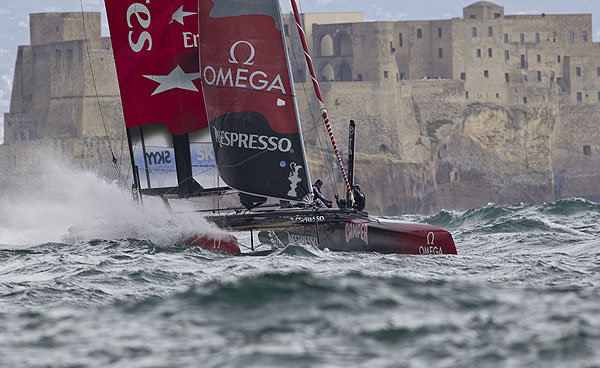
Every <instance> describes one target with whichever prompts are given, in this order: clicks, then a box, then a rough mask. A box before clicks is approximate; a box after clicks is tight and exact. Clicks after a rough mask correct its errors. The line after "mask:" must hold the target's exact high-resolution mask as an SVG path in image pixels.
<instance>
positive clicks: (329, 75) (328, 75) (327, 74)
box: [321, 63, 335, 82]
mask: <svg viewBox="0 0 600 368" xmlns="http://www.w3.org/2000/svg"><path fill="white" fill-rule="evenodd" d="M334 78H335V75H334V71H333V66H331V64H329V63H327V64H325V66H323V68H322V69H321V81H322V82H332V81H333V80H334Z"/></svg>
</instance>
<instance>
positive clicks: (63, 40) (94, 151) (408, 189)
mask: <svg viewBox="0 0 600 368" xmlns="http://www.w3.org/2000/svg"><path fill="white" fill-rule="evenodd" d="M74 14H75V15H74ZM465 14H466V16H465V19H451V20H441V21H411V22H368V23H367V22H363V21H362V19H359V18H360V16H361V15H360V14H358V15H357V14H352V13H350V14H342V15H339V17H338V18H331V17H330V16H331V15H330V14H327V15H325V14H321V15H310V16H309V15H306V16H305V17H303V20H304V23H305V27H306V29H307V33H308V35H309V43H310V44H311V48H312V50H313V60H314V63H315V66H316V68H317V73H318V77H319V79H320V80H323V77H324V73H325V70H326V69H327V70H328V73H329V72H331V74H328V76H329V77H330V78H328V81H322V82H321V88H322V90H323V96H324V99H325V103H326V105H327V107H328V111H329V115H330V117H331V118H332V123H333V126H334V131H335V132H336V138H337V142H338V145H339V147H340V149H341V150H342V152H343V155H344V156H345V155H346V153H347V147H346V141H347V131H348V121H349V120H350V119H353V120H355V121H356V123H357V126H358V136H357V175H358V176H357V179H358V181H359V182H360V183H361V185H362V186H363V188H364V189H365V191H366V192H367V195H368V198H369V202H368V207H367V209H368V210H370V211H374V212H377V213H381V214H392V215H397V214H400V213H406V212H421V213H430V212H435V211H437V210H439V209H440V208H452V209H464V208H469V207H477V206H481V205H485V204H487V203H488V202H497V203H519V202H534V203H537V202H543V201H552V200H556V199H559V198H564V197H569V196H582V197H586V198H590V199H598V200H600V190H599V189H598V188H597V185H596V183H597V182H598V181H600V170H599V169H600V167H599V166H600V144H599V143H598V142H600V133H597V129H596V127H597V125H598V118H597V117H598V116H600V95H599V93H600V73H599V71H598V68H599V67H600V62H598V60H600V58H599V57H598V56H600V55H599V51H600V49H599V48H600V44H594V43H592V42H591V37H592V34H591V17H590V16H589V15H544V16H542V15H539V16H505V15H504V14H503V9H502V8H501V7H498V6H494V5H493V4H491V5H490V3H487V2H480V3H477V4H475V5H473V6H472V7H468V8H466V9H465ZM497 14H500V16H496V15H497ZM471 15H474V16H475V18H473V19H472V18H471ZM31 19H32V22H31V27H32V45H31V46H20V47H19V52H18V56H17V61H16V64H15V77H14V87H13V94H12V100H11V110H10V113H9V114H6V115H5V132H6V138H5V142H6V143H5V145H3V146H0V169H1V170H4V172H11V173H16V174H15V175H28V174H29V173H30V172H31V171H32V170H35V167H38V166H39V165H44V164H45V160H46V158H47V157H55V156H58V157H63V158H65V159H66V160H69V161H71V162H72V163H73V164H75V165H76V166H77V167H81V168H86V169H91V170H95V171H98V172H100V173H101V174H102V175H104V176H105V177H107V178H110V180H115V179H116V173H115V168H114V166H113V164H112V156H111V151H112V153H113V154H114V155H115V157H116V158H117V159H118V161H119V163H120V165H121V167H122V168H123V171H124V172H128V171H129V170H128V167H129V163H128V159H129V154H128V149H127V143H126V139H125V136H124V124H123V111H122V107H121V100H120V97H119V89H118V83H117V77H116V72H115V67H114V57H113V55H112V50H111V47H110V40H109V39H106V38H101V37H100V27H99V24H100V23H99V14H97V15H87V14H86V15H85V19H86V25H87V27H86V31H87V36H88V42H87V43H86V42H85V41H84V40H83V39H84V38H85V36H84V35H83V28H82V21H81V14H80V13H71V14H69V13H67V14H65V15H60V14H58V15H57V14H47V15H44V14H37V15H32V18H31ZM286 19H287V20H286V21H285V24H284V25H285V26H287V32H288V34H289V36H288V41H291V43H289V44H288V47H289V50H290V57H291V58H292V70H293V71H294V77H295V78H296V80H297V81H298V80H300V81H302V80H304V81H308V83H304V84H302V83H298V84H296V91H297V96H298V104H299V110H300V116H301V120H302V124H303V132H304V138H305V139H306V142H307V150H308V157H309V160H310V163H311V171H312V173H313V176H320V177H324V178H325V177H327V176H328V175H332V176H334V177H337V176H339V174H337V171H336V170H335V169H334V171H333V172H332V171H330V170H328V169H327V167H326V165H325V164H324V163H323V160H322V158H323V154H324V153H325V154H326V155H330V153H329V149H328V147H329V145H330V143H329V140H328V138H327V134H326V133H325V132H324V130H323V129H322V127H320V120H319V119H320V116H319V106H318V105H317V102H316V98H315V97H314V92H313V91H312V84H311V83H310V81H309V79H308V78H307V77H306V73H307V71H306V68H305V67H304V66H303V65H304V60H303V58H304V57H303V52H302V49H301V48H300V42H299V39H298V36H297V32H296V31H295V29H294V28H291V27H295V24H294V23H293V22H292V20H291V19H290V18H289V15H287V18H286ZM78 22H79V23H78ZM328 22H329V23H328ZM335 22H339V23H336V24H332V23H335ZM326 23H328V24H326ZM44 24H45V26H44ZM44 27H45V28H44ZM57 27H58V28H57ZM473 27H475V28H476V35H475V36H473ZM489 27H491V33H488V30H489ZM419 30H420V31H419ZM78 32H79V33H78ZM554 32H556V36H555V35H554ZM570 32H573V38H572V39H571V36H570ZM584 32H587V42H585V41H584V35H585V33H584ZM400 34H402V43H401V42H400ZM505 34H506V35H507V37H508V39H507V42H505V38H504V35H505ZM521 34H523V42H521V39H520V35H521ZM538 34H539V37H538V36H537V35H538ZM323 37H329V38H330V41H331V42H330V43H327V42H326V43H324V44H323V45H325V46H327V47H329V48H330V49H329V50H328V52H329V53H327V54H326V53H325V52H323V51H324V50H322V45H321V41H322V40H323ZM571 41H572V42H571ZM440 49H441V50H442V51H441V52H440ZM478 49H479V50H481V56H478V54H477V50H478ZM489 50H491V52H490V51H489ZM505 51H508V56H509V57H508V58H505V53H504V52H505ZM88 53H89V54H88ZM521 55H523V62H521ZM538 55H539V58H538ZM90 60H91V64H90ZM326 66H328V67H326ZM328 68H330V69H328ZM485 71H487V75H486V73H485ZM538 72H539V74H538ZM463 73H464V77H465V78H464V80H463V79H462V78H461V77H462V75H463ZM507 75H508V79H507ZM538 76H539V78H538ZM425 77H427V79H425ZM438 77H439V79H437V78H438ZM304 91H306V93H307V94H308V99H307V98H306V97H305V94H304ZM315 124H316V125H317V126H315ZM107 132H108V136H107V134H106V133H107ZM316 132H319V134H320V138H318V137H317V136H316V134H315V133H316ZM332 162H334V161H332ZM334 167H335V165H334ZM7 177H10V176H8V175H6V176H4V178H5V179H6V178H7ZM337 179H339V178H337ZM1 184H2V183H0V185H1ZM338 190H339V191H340V192H341V191H343V188H341V186H340V188H338Z"/></svg>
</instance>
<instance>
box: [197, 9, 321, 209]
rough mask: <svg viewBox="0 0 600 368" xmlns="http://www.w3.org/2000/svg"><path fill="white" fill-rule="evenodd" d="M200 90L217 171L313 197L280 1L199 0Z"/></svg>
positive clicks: (233, 183)
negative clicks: (204, 105) (284, 35)
mask: <svg viewBox="0 0 600 368" xmlns="http://www.w3.org/2000/svg"><path fill="white" fill-rule="evenodd" d="M198 11H199V14H198V16H199V31H200V64H201V73H202V76H201V78H202V89H203V93H204V100H205V104H206V112H207V116H208V121H209V125H210V132H211V138H212V142H213V146H214V150H215V156H216V161H217V166H218V168H219V175H220V176H221V178H222V179H223V180H224V181H225V182H226V183H227V185H229V186H230V187H232V188H234V189H237V190H239V191H242V192H245V193H250V194H253V195H258V196H265V197H273V198H279V199H285V200H292V201H309V200H310V199H309V196H310V194H311V193H312V191H311V186H310V183H309V181H310V177H309V173H308V165H307V162H306V157H305V154H304V142H303V141H302V135H301V131H300V126H299V121H298V113H297V108H296V100H295V97H294V90H293V85H292V78H291V76H290V71H289V65H288V59H287V55H286V48H285V43H284V38H283V34H282V24H281V23H282V21H281V11H280V9H279V3H278V0H244V1H239V0H206V1H200V2H199V10H198Z"/></svg>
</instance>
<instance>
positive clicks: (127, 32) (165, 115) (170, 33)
mask: <svg viewBox="0 0 600 368" xmlns="http://www.w3.org/2000/svg"><path fill="white" fill-rule="evenodd" d="M105 5H106V12H107V14H108V23H109V27H110V33H111V39H112V45H113V51H114V55H115V64H116V67H117V76H118V79H119V88H120V90H121V99H122V103H123V112H124V115H125V125H126V126H127V127H136V126H141V125H147V124H157V123H159V124H164V125H166V126H167V127H168V128H169V130H170V131H171V133H172V134H175V135H182V134H185V133H189V132H192V131H195V130H198V129H200V128H204V127H206V126H207V125H208V122H207V120H206V110H205V107H204V101H203V97H202V89H201V82H200V68H199V60H198V42H199V41H198V39H199V37H198V15H197V12H198V0H173V1H169V0H161V1H149V0H146V1H142V0H137V1H136V0H105Z"/></svg>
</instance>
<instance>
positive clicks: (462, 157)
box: [301, 81, 600, 214]
mask: <svg viewBox="0 0 600 368" xmlns="http://www.w3.org/2000/svg"><path fill="white" fill-rule="evenodd" d="M325 90H326V92H325V95H326V99H327V101H326V104H327V106H328V107H329V110H330V115H332V116H335V117H336V118H337V119H336V121H335V122H334V129H335V131H336V132H337V140H338V141H339V142H340V144H339V145H340V146H341V149H342V150H343V151H344V152H345V147H346V144H345V143H346V132H347V131H348V128H347V124H346V121H348V120H349V119H351V118H352V119H354V120H355V121H356V122H357V127H358V128H357V131H358V133H357V134H358V137H357V148H356V150H357V181H358V182H360V184H361V186H362V187H363V191H365V192H366V193H367V195H368V198H369V210H371V211H372V212H374V213H383V214H397V213H414V212H417V213H432V212H436V211H438V210H439V209H442V208H444V209H466V208H474V207H479V206H482V205H486V204H487V203H490V202H493V203H506V204H514V203H520V202H525V203H542V202H546V201H555V200H558V199H561V198H567V197H573V196H576V197H583V198H588V199H591V200H599V199H600V186H598V185H597V184H596V183H597V182H598V181H599V179H600V175H599V174H598V169H599V168H600V160H599V159H598V157H597V155H596V154H595V152H597V150H598V148H599V146H598V144H597V142H598V141H599V138H600V133H599V132H598V130H597V129H595V128H594V126H595V124H596V123H597V117H600V107H599V106H597V105H592V104H582V105H579V106H573V105H571V104H570V103H569V102H568V101H561V100H556V101H554V102H552V103H549V104H547V105H545V106H536V107H526V106H511V107H505V106H498V105H495V104H491V103H467V102H466V101H464V100H462V101H461V99H460V96H462V94H463V90H462V88H461V86H460V84H459V83H455V82H451V81H446V82H441V81H435V82H433V83H431V82H429V81H405V82H402V83H400V84H396V83H390V84H388V85H386V84H379V83H365V82H352V83H345V84H340V83H338V84H334V83H329V84H325ZM301 106H303V105H302V104H301ZM306 110H312V112H313V113H314V112H315V111H318V106H316V105H314V104H313V106H311V107H310V109H309V108H308V107H307V106H305V105H304V106H303V109H302V111H303V113H302V116H310V112H307V111H306ZM321 130H322V129H321ZM305 131H307V129H306V128H305ZM306 138H307V140H308V143H309V147H312V148H314V149H315V150H316V151H319V152H320V151H321V149H320V147H321V146H323V147H324V149H325V150H327V149H328V147H326V146H325V144H327V143H328V141H327V139H326V137H324V134H321V144H319V141H318V140H317V139H316V138H315V137H313V135H312V134H308V135H307V137H306ZM308 150H309V151H310V150H311V149H310V148H309V149H308ZM321 157H322V155H321V154H319V153H316V154H312V155H310V158H311V160H312V162H313V163H315V164H314V165H313V167H315V166H316V167H318V168H317V169H313V176H315V175H320V176H326V175H327V172H329V170H327V168H326V167H325V166H324V165H320V166H319V165H318V164H317V162H318V161H323V160H322V158H321ZM331 162H332V164H331V165H333V164H335V162H334V161H331ZM331 165H330V166H331ZM339 190H340V191H341V190H342V187H341V186H340V187H339Z"/></svg>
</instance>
